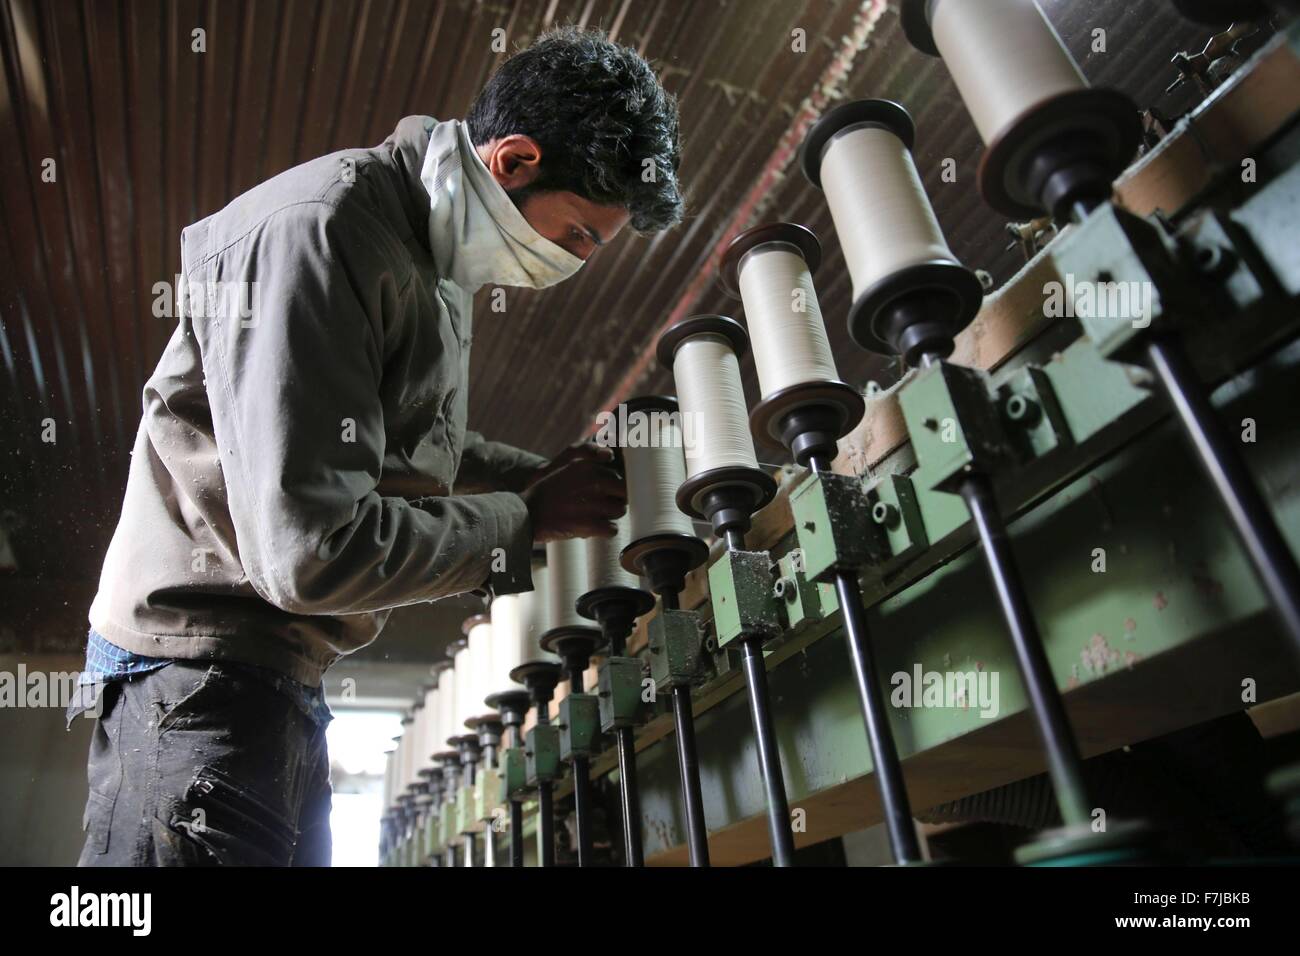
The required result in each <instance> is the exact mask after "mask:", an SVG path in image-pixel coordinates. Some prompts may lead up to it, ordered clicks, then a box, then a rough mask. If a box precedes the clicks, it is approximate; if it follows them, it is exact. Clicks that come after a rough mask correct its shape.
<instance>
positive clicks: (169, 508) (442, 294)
mask: <svg viewBox="0 0 1300 956" xmlns="http://www.w3.org/2000/svg"><path fill="white" fill-rule="evenodd" d="M678 158H679V147H678V138H677V109H676V103H675V101H674V99H673V98H672V97H671V96H670V95H669V94H667V93H666V92H665V91H664V90H663V88H662V87H661V86H660V85H659V83H658V81H657V80H656V78H655V76H654V74H653V72H652V71H651V69H650V67H649V66H648V65H647V64H646V63H645V62H644V61H643V60H642V59H641V58H640V57H639V56H638V55H637V54H636V53H635V51H633V50H630V49H627V48H624V47H620V46H618V45H616V44H613V43H611V42H609V41H608V40H607V39H605V38H604V37H603V36H601V35H599V34H593V33H579V32H577V31H573V30H564V31H557V32H554V33H551V34H548V35H546V36H544V37H542V38H541V39H539V40H538V41H537V42H536V43H535V44H534V45H533V46H532V47H530V48H529V49H527V50H525V51H523V52H521V53H519V54H517V55H515V56H514V57H512V58H511V59H509V60H507V61H506V62H505V63H504V64H503V65H502V66H501V68H500V69H499V70H498V72H497V73H496V74H495V75H494V76H493V77H492V79H491V80H490V81H489V83H488V85H487V87H486V88H485V89H484V90H483V91H482V92H481V93H480V95H479V97H478V99H477V100H476V102H475V103H474V105H473V107H472V109H471V110H470V113H469V115H468V118H467V119H466V121H465V122H463V123H462V122H458V121H449V122H438V121H436V120H433V119H431V118H428V117H419V116H415V117H408V118H406V119H404V120H402V121H401V122H400V123H399V124H398V126H397V129H396V131H395V132H394V133H393V135H392V136H390V137H389V138H388V139H387V140H386V141H385V142H384V143H383V145H381V146H379V147H376V148H373V149H355V150H347V151H344V152H342V153H335V154H333V155H332V156H326V157H323V158H322V159H318V160H315V161H312V162H309V163H306V164H304V165H302V166H299V167H297V168H294V169H291V170H289V171H287V172H285V173H281V174H280V175H278V176H276V177H275V178H273V179H271V180H269V181H268V182H266V183H263V184H262V185H260V186H258V187H256V188H254V189H253V190H251V191H250V192H248V193H245V194H244V195H242V196H240V197H238V198H237V199H235V200H234V201H233V202H232V203H231V204H230V205H228V206H227V207H226V208H225V209H223V210H221V211H220V212H218V213H217V214H215V215H213V216H210V217H208V218H207V219H204V220H203V221H201V222H198V223H195V224H194V225H192V226H189V227H188V228H186V229H185V230H184V232H183V234H182V237H181V247H182V272H183V276H182V284H183V288H184V291H185V292H186V293H187V294H186V295H184V296H183V297H182V298H183V302H182V306H183V308H182V314H181V318H180V322H179V327H178V328H177V330H176V333H175V334H174V335H173V336H172V339H171V341H170V343H169V344H168V346H167V348H166V350H165V351H164V353H163V356H162V359H161V360H160V361H159V364H158V368H157V370H156V371H155V372H154V374H153V376H152V377H151V378H150V380H149V382H148V384H147V385H146V386H145V391H144V406H145V407H144V417H143V420H142V422H141V425H140V430H139V433H138V435H137V438H136V443H135V448H134V451H133V459H132V463H131V469H130V477H129V479H128V482H127V489H126V495H125V500H124V503H123V507H122V516H121V520H120V522H119V524H118V527H117V531H116V534H115V535H114V537H113V541H112V544H111V546H110V547H109V551H108V555H107V557H106V559H105V562H104V568H103V573H102V576H101V580H100V589H99V593H98V595H97V596H96V598H95V601H94V603H93V605H92V607H91V610H90V622H91V634H90V639H89V646H88V650H87V666H86V671H87V675H88V683H89V688H88V689H89V691H90V693H88V694H87V699H85V700H83V701H82V702H81V704H80V705H74V707H73V708H70V717H69V719H71V716H72V715H74V714H75V713H78V712H81V711H84V710H85V709H86V708H87V707H89V706H91V705H93V706H94V707H95V709H96V710H97V711H98V720H97V723H96V729H95V734H94V739H93V741H92V744H91V751H90V761H89V778H90V795H89V798H88V801H87V804H86V813H85V819H84V826H85V829H86V834H87V835H86V843H85V848H84V850H83V852H82V856H81V863H82V864H83V865H155V864H190V863H264V864H277V865H284V864H298V865H303V864H323V863H327V862H328V861H329V852H330V844H329V819H328V818H329V763H328V759H327V756H326V752H325V743H324V728H325V724H326V723H327V721H328V719H329V716H328V709H327V708H326V707H325V706H324V702H323V697H322V691H321V677H322V675H323V674H324V672H325V670H326V669H327V668H328V667H329V666H330V665H331V664H332V663H334V662H335V661H337V660H338V659H339V658H341V657H343V656H344V655H346V654H349V653H351V652H353V651H355V650H357V649H358V648H361V647H364V646H365V645H366V644H369V643H370V642H371V641H372V640H374V639H375V637H376V636H377V635H378V634H379V631H380V629H381V628H382V627H383V624H384V621H385V619H386V618H387V616H388V614H389V611H390V609H391V608H393V607H397V606H401V605H406V604H414V603H417V602H422V601H430V600H434V599H436V598H440V597H445V596H448V595H452V594H457V593H461V592H464V591H469V590H477V589H488V590H492V591H494V592H496V593H510V592H515V591H521V590H527V589H529V588H530V587H531V578H530V574H529V556H530V553H531V551H532V548H533V546H534V544H535V543H537V542H544V541H547V540H552V539H555V538H562V537H570V536H588V535H593V534H610V533H612V531H613V526H612V524H611V522H612V520H613V519H615V518H616V517H617V516H618V515H620V514H621V513H622V511H623V509H624V492H623V489H622V485H621V482H620V481H619V480H618V477H617V475H616V474H615V473H614V472H613V471H612V470H611V469H610V468H609V467H608V465H607V464H606V461H607V457H604V456H607V455H608V454H609V453H608V450H604V449H601V450H597V449H595V448H594V447H585V448H579V449H571V450H570V451H568V452H566V453H565V454H564V455H561V456H560V457H559V458H558V459H556V460H555V461H552V462H550V463H547V462H545V461H544V460H543V459H541V458H539V457H537V456H535V455H532V454H529V453H528V452H524V451H520V450H518V449H515V448H510V447H508V446H505V445H501V444H497V443H494V442H490V441H486V440H484V439H483V438H481V437H480V436H478V435H476V434H474V433H472V432H467V431H466V396H467V392H468V382H467V372H468V367H469V347H470V339H471V331H470V324H471V308H472V301H473V294H474V293H475V291H477V290H478V289H479V288H480V287H482V286H485V285H493V286H502V285H508V286H527V287H531V288H543V287H545V286H549V285H552V284H554V283H556V282H559V281H561V280H563V279H565V278H567V277H569V276H571V275H573V274H574V273H575V272H576V271H577V270H578V268H579V267H580V266H581V265H582V264H583V262H584V261H585V260H586V259H587V258H589V257H590V256H591V255H592V254H593V253H594V252H595V251H596V250H597V249H598V248H599V247H600V246H603V245H606V244H607V243H609V242H610V240H612V239H613V238H614V236H615V235H617V234H618V232H619V231H620V230H621V229H622V228H623V227H624V225H626V224H628V223H629V222H630V223H631V225H632V227H633V228H634V229H636V230H637V231H640V232H643V233H647V232H654V231H657V230H661V229H664V228H667V227H668V226H671V225H673V224H674V223H676V222H677V221H678V220H680V218H681V214H682V198H681V194H680V191H679V189H678V185H677V165H678ZM231 290H235V294H232V292H231ZM232 303H239V304H241V306H240V307H239V308H231V304H232ZM242 303H247V304H248V305H249V308H243V307H242ZM576 331H577V330H576V329H575V332H576ZM489 334H503V330H501V329H496V328H493V329H491V330H490V331H489ZM470 490H472V491H474V492H476V493H473V494H463V492H466V491H470ZM453 491H455V492H457V493H458V494H457V495H456V496H451V494H452V492H453ZM408 499H410V500H408Z"/></svg>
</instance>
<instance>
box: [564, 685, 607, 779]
mask: <svg viewBox="0 0 1300 956" xmlns="http://www.w3.org/2000/svg"><path fill="white" fill-rule="evenodd" d="M557 726H558V727H559V728H560V759H561V760H562V761H564V762H565V763H568V762H569V761H571V760H572V759H573V758H574V757H593V756H595V755H596V754H598V753H599V752H600V749H601V748H600V698H599V697H597V696H596V695H595V694H570V695H569V696H567V697H565V698H564V700H562V701H560V719H559V721H558V722H557Z"/></svg>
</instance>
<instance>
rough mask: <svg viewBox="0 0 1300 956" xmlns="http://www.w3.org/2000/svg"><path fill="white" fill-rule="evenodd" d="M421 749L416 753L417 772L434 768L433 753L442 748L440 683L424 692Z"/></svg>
mask: <svg viewBox="0 0 1300 956" xmlns="http://www.w3.org/2000/svg"><path fill="white" fill-rule="evenodd" d="M420 716H421V720H420V724H421V727H420V749H419V752H418V753H417V754H416V761H415V763H416V767H415V770H416V773H419V772H420V771H421V770H431V769H433V754H434V752H435V751H437V750H441V749H442V748H441V747H439V746H438V745H437V743H436V741H437V739H438V685H437V684H434V685H433V686H432V687H430V688H429V689H428V690H426V691H425V692H424V707H423V708H422V709H421V711H420Z"/></svg>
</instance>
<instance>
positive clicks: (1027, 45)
mask: <svg viewBox="0 0 1300 956" xmlns="http://www.w3.org/2000/svg"><path fill="white" fill-rule="evenodd" d="M930 30H931V32H932V33H933V35H934V43H935V46H937V47H938V48H939V50H940V52H941V53H942V54H943V59H944V62H945V63H947V65H948V70H949V72H951V73H952V78H953V81H954V82H955V83H956V85H957V89H958V90H959V91H960V92H961V97H962V100H963V101H964V102H965V104H966V108H967V110H969V111H970V114H971V117H972V118H973V119H974V120H975V127H976V128H977V129H978V130H979V133H980V136H981V137H982V138H983V139H984V142H985V143H992V142H993V141H994V140H996V139H998V138H999V137H1000V136H1001V135H1002V134H1004V133H1005V132H1006V131H1007V130H1008V129H1009V128H1010V127H1011V126H1013V125H1014V124H1016V123H1017V122H1018V121H1019V120H1020V119H1021V117H1023V116H1024V115H1025V114H1026V113H1028V112H1029V111H1031V110H1033V109H1034V108H1035V107H1037V106H1038V105H1039V104H1041V103H1043V102H1044V101H1046V100H1049V99H1051V98H1053V97H1056V96H1060V95H1061V94H1063V93H1071V92H1075V91H1077V90H1082V89H1086V88H1087V81H1085V80H1084V78H1083V74H1082V73H1080V72H1079V68H1078V67H1077V66H1076V65H1075V63H1074V60H1073V59H1072V58H1071V57H1070V54H1069V52H1068V51H1067V50H1066V49H1065V46H1064V44H1062V43H1061V38H1060V37H1059V36H1058V35H1057V33H1056V31H1055V30H1054V29H1053V28H1052V25H1051V24H1050V23H1048V21H1047V18H1046V17H1044V16H1043V12H1042V11H1041V10H1040V9H1039V8H1038V5H1037V4H1036V3H1034V0H996V2H993V3H972V2H971V0H935V2H933V3H932V4H931V7H930Z"/></svg>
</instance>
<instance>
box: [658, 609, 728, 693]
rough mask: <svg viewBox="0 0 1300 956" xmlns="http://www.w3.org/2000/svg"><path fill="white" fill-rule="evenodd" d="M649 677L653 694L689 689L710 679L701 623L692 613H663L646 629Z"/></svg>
mask: <svg viewBox="0 0 1300 956" xmlns="http://www.w3.org/2000/svg"><path fill="white" fill-rule="evenodd" d="M648 638H649V645H650V676H651V677H652V678H653V679H654V682H655V690H656V692H659V693H667V692H669V691H671V690H673V688H675V687H691V686H694V685H698V684H701V683H703V682H704V681H706V680H708V679H709V678H710V677H712V676H713V668H712V667H711V666H710V661H709V657H708V654H707V653H706V650H705V640H706V638H705V633H704V622H703V621H702V620H701V619H700V615H699V614H697V613H696V612H694V611H682V610H674V609H665V610H662V611H661V612H660V613H659V614H658V615H656V616H655V617H654V618H653V619H652V620H651V621H650V626H649V628H648Z"/></svg>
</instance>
